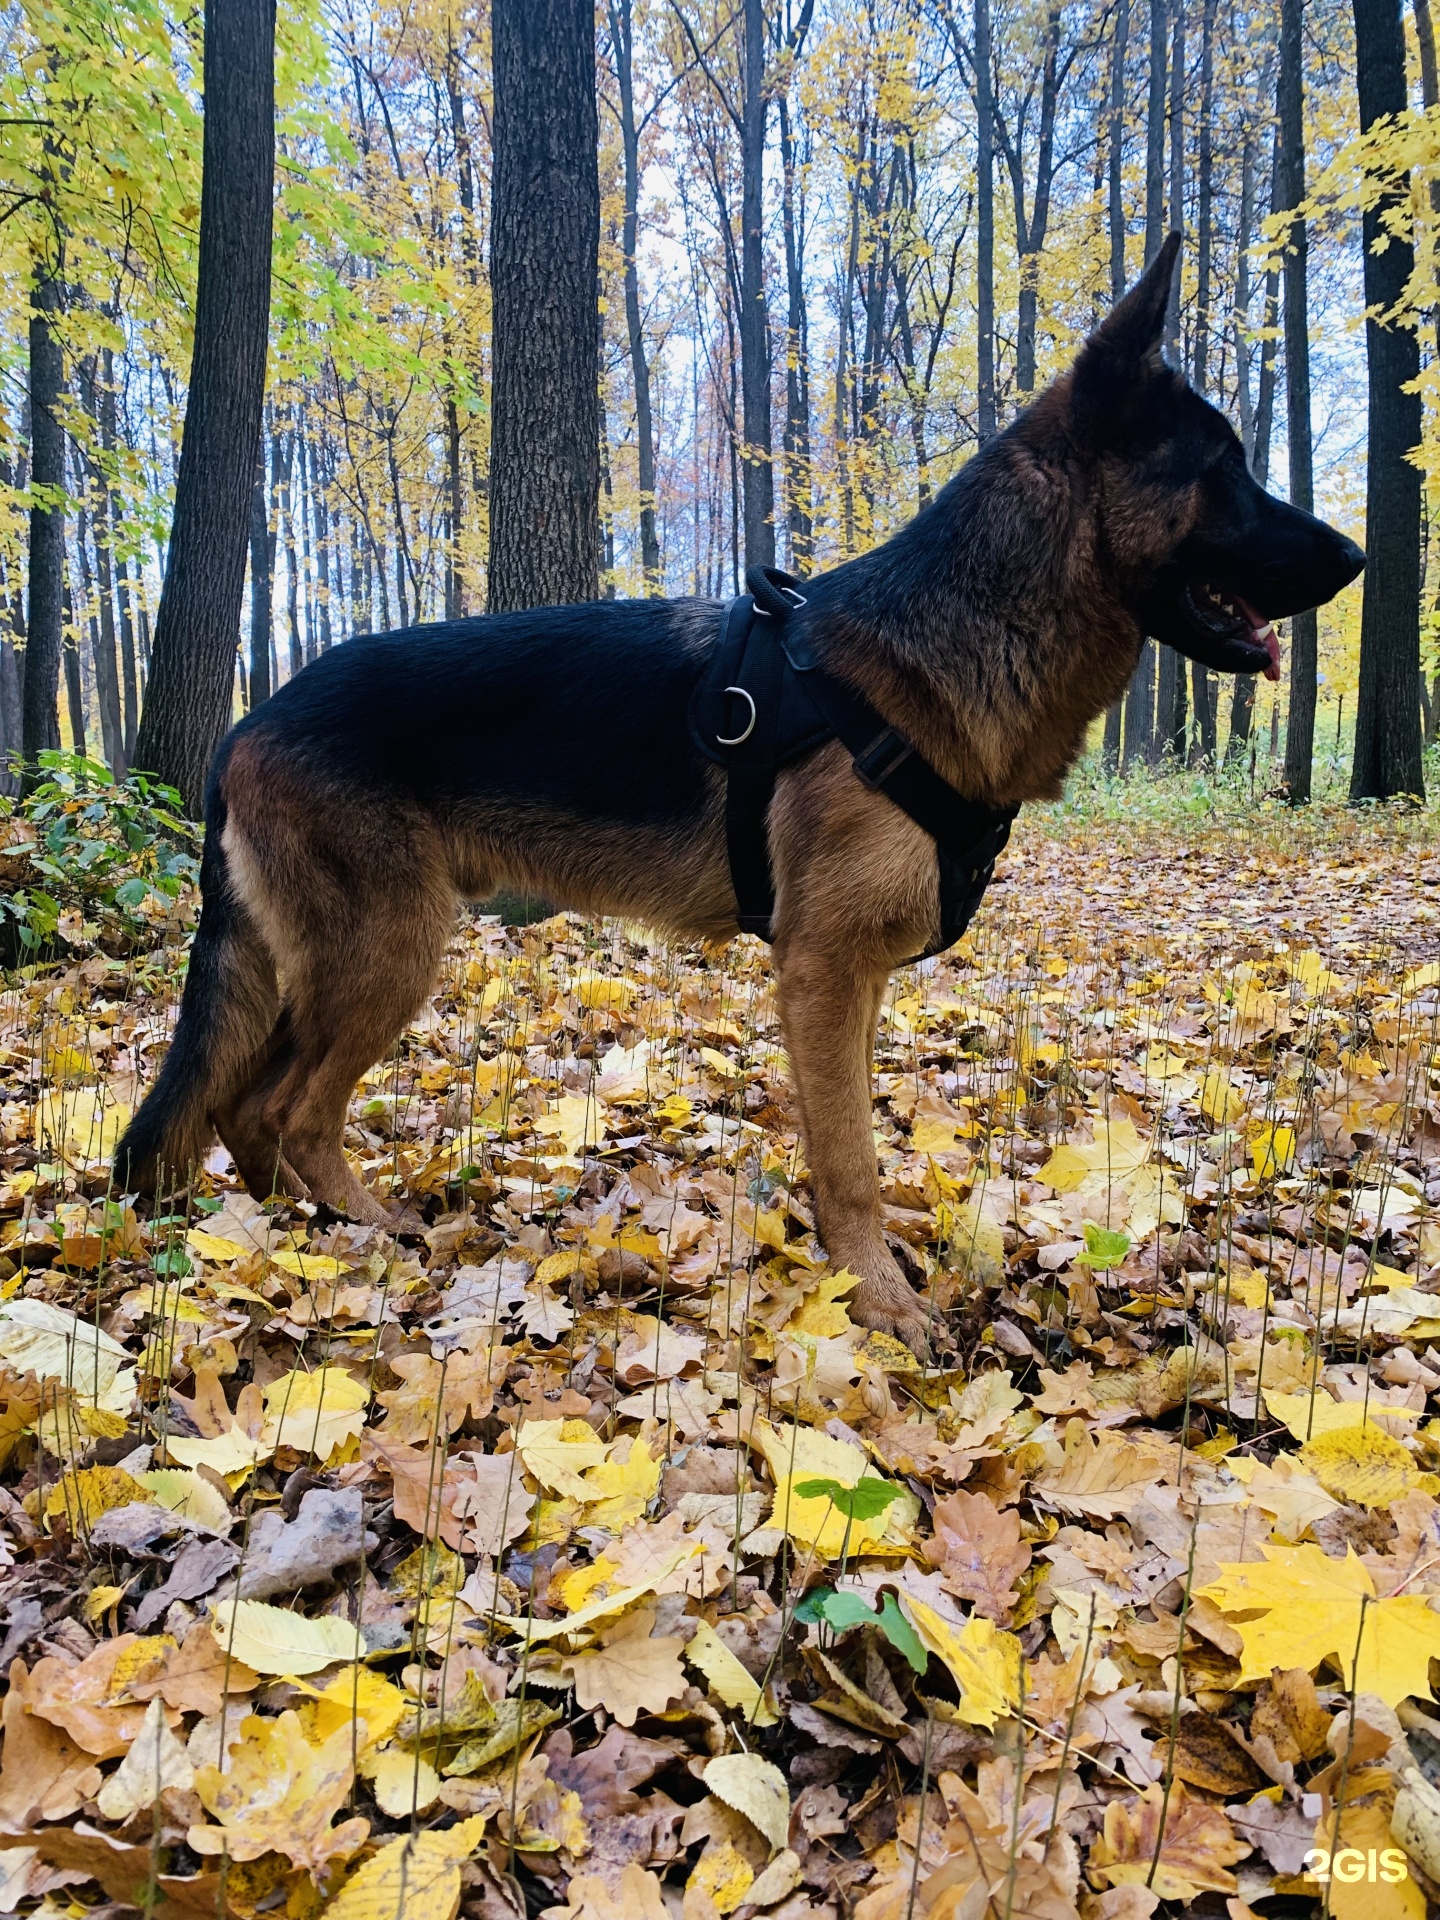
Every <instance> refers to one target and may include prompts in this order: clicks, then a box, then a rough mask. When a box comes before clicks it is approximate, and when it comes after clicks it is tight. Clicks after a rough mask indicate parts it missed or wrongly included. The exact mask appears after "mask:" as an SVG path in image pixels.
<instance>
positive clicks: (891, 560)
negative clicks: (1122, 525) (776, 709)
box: [807, 380, 1143, 805]
mask: <svg viewBox="0 0 1440 1920" xmlns="http://www.w3.org/2000/svg"><path fill="white" fill-rule="evenodd" d="M1068 387H1069V381H1068V380H1061V381H1059V382H1057V383H1056V385H1055V386H1053V387H1052V388H1050V390H1049V391H1048V392H1047V393H1045V394H1043V395H1042V396H1041V398H1040V399H1039V400H1038V401H1036V402H1035V404H1034V405H1033V406H1032V407H1031V408H1030V409H1029V410H1028V411H1027V412H1026V413H1025V414H1023V415H1022V416H1021V417H1020V419H1018V420H1017V421H1015V423H1014V424H1013V425H1012V426H1010V427H1009V428H1007V430H1006V431H1005V432H1004V433H1003V434H1001V435H999V436H998V437H997V438H996V439H995V440H993V441H992V442H991V443H990V444H989V445H988V446H987V447H985V448H983V449H982V450H981V451H980V452H979V453H977V454H976V455H975V456H974V458H973V459H971V460H970V461H969V462H968V464H967V465H966V466H965V467H964V468H963V469H962V470H961V471H960V472H959V473H958V474H957V475H956V476H955V478H954V479H953V480H951V481H950V482H949V484H948V485H947V486H946V487H945V488H944V489H943V490H942V491H941V493H940V494H939V495H938V496H937V497H936V499H935V500H934V501H933V503H932V504H931V505H930V506H928V507H927V508H925V509H924V511H923V512H921V513H920V514H918V515H917V516H916V517H915V519H913V520H912V521H911V522H910V523H909V524H908V525H907V526H905V527H904V528H902V529H901V531H900V532H899V533H897V534H895V535H894V536H893V537H892V538H891V539H889V540H887V541H886V542H885V543H884V544H883V545H882V546H880V547H877V548H876V549H875V550H874V551H873V552H871V553H868V554H866V555H864V556H863V557H862V558H860V559H858V560H854V561H851V562H850V563H849V564H847V565H846V566H843V567H840V568H837V569H836V570H835V571H834V572H833V573H830V574H826V575H824V576H822V578H820V579H819V580H816V581H815V582H813V583H812V585H811V587H810V588H808V589H807V591H808V592H809V594H810V597H811V617H813V618H814V619H815V632H816V638H817V641H818V642H819V645H820V647H821V649H822V651H823V653H824V656H825V659H826V662H827V664H828V665H830V666H831V667H832V668H833V669H834V670H835V671H837V672H838V673H840V674H841V675H842V676H843V677H844V678H846V679H849V680H852V681H853V682H854V683H855V684H856V685H858V686H859V687H860V688H861V689H862V691H863V692H864V693H865V694H866V695H867V697H868V698H869V699H870V700H871V701H872V703H873V704H874V705H875V706H876V707H877V708H878V709H879V711H880V712H881V713H883V714H884V715H885V717H886V718H887V719H888V720H890V721H891V722H892V723H893V724H895V725H897V726H899V727H900V728H901V729H902V730H903V731H904V732H905V733H906V734H907V735H908V736H909V737H910V738H911V739H912V740H913V741H914V742H915V745H916V746H917V747H918V748H919V749H920V751H921V752H922V753H923V754H924V755H925V757H926V758H927V759H928V760H930V762H931V763H932V765H933V766H934V767H935V768H936V770H937V771H938V772H939V773H941V774H943V775H944V777H945V778H946V779H947V780H949V781H950V782H951V784H952V785H954V786H955V787H957V788H958V789H959V790H960V791H961V792H963V793H965V794H967V795H969V796H971V797H972V798H975V799H981V800H987V801H991V802H993V803H995V804H997V805H1007V804H1011V803H1015V802H1019V801H1023V800H1042V799H1055V798H1058V796H1059V794H1060V792H1061V790H1062V785H1063V781H1064V777H1065V774H1066V772H1067V771H1068V770H1069V768H1070V767H1071V766H1072V765H1073V764H1074V762H1075V760H1076V759H1077V758H1078V756H1079V754H1080V752H1081V749H1082V748H1083V746H1084V741H1085V734H1086V730H1087V728H1088V727H1089V725H1090V723H1091V722H1092V721H1093V720H1094V719H1095V718H1096V717H1097V716H1098V715H1099V714H1101V713H1103V712H1104V711H1105V709H1106V708H1107V707H1108V706H1109V705H1111V704H1112V702H1113V701H1115V700H1116V699H1118V698H1119V696H1120V694H1121V693H1122V692H1123V690H1124V688H1125V685H1126V683H1127V682H1128V680H1129V678H1130V675H1131V674H1132V673H1133V671H1134V669H1135V665H1136V662H1137V660H1138V659H1139V655H1140V647H1141V643H1142V638H1143V636H1142V635H1141V632H1140V629H1139V626H1138V624H1137V622H1136V620H1135V618H1134V617H1133V615H1132V614H1130V613H1129V612H1127V610H1126V608H1125V606H1124V605H1123V603H1122V600H1121V598H1120V597H1119V595H1120V592H1122V591H1123V590H1124V585H1125V583H1124V582H1123V581H1121V580H1118V579H1117V577H1116V575H1117V567H1116V560H1115V555H1114V553H1113V551H1112V549H1111V547H1110V543H1109V541H1108V538H1107V534H1106V524H1105V522H1106V514H1105V498H1104V493H1105V476H1104V470H1103V467H1102V465H1101V464H1100V463H1099V462H1097V461H1095V460H1092V459H1088V458H1086V457H1085V456H1083V455H1082V454H1081V453H1080V452H1078V451H1077V450H1076V449H1074V447H1073V444H1072V442H1071V437H1070V434H1069V433H1068V431H1067V427H1068ZM1057 448H1060V449H1064V451H1063V452H1061V453H1059V454H1058V455H1057V452H1056V449H1057ZM1012 557H1013V565H1012V564H1011V560H1012ZM1012 582H1013V583H1017V584H1016V585H1012V584H1011V583H1012ZM1017 585H1018V586H1020V587H1023V592H1024V596H1025V597H1024V599H1023V601H1022V600H1021V598H1020V597H1019V594H1018V592H1017Z"/></svg>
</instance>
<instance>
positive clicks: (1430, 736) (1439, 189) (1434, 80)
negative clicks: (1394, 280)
mask: <svg viewBox="0 0 1440 1920" xmlns="http://www.w3.org/2000/svg"><path fill="white" fill-rule="evenodd" d="M1415 40H1416V44H1417V45H1418V47H1419V49H1420V99H1421V102H1422V104H1423V105H1424V107H1425V110H1426V112H1427V113H1429V112H1431V111H1432V110H1433V109H1434V108H1435V107H1437V106H1440V68H1437V62H1436V58H1435V23H1434V20H1433V19H1432V18H1431V14H1430V0H1415ZM1429 198H1430V220H1431V226H1432V229H1433V228H1434V226H1435V225H1436V224H1437V223H1440V179H1436V178H1435V176H1434V175H1433V174H1432V175H1431V177H1430V181H1429ZM1435 338H1436V346H1435V347H1434V348H1432V349H1431V353H1432V359H1433V356H1434V353H1435V352H1436V351H1437V350H1440V314H1437V315H1436V325H1435ZM1430 606H1431V618H1432V620H1433V619H1434V617H1435V615H1436V614H1437V613H1440V587H1437V589H1436V591H1435V592H1434V593H1432V594H1431V597H1430ZM1420 695H1421V700H1422V702H1423V704H1424V720H1425V745H1426V746H1427V747H1428V746H1433V745H1434V744H1435V742H1436V740H1440V663H1437V665H1436V669H1435V683H1434V687H1433V689H1432V690H1431V692H1430V695H1429V697H1428V699H1427V698H1426V693H1425V675H1424V673H1423V671H1422V673H1421V675H1420Z"/></svg>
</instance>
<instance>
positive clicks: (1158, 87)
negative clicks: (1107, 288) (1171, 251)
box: [1145, 0, 1167, 267]
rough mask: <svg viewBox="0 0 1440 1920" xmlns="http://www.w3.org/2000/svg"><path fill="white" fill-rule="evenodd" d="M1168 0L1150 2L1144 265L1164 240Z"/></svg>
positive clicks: (1150, 259) (1158, 249) (1153, 256)
mask: <svg viewBox="0 0 1440 1920" xmlns="http://www.w3.org/2000/svg"><path fill="white" fill-rule="evenodd" d="M1166 51H1167V49H1166V0H1150V94H1149V100H1148V103H1147V108H1146V114H1145V265H1146V266H1147V267H1148V266H1149V264H1150V262H1151V261H1152V260H1153V259H1154V258H1155V256H1156V254H1157V253H1158V252H1159V251H1160V243H1161V241H1162V240H1163V239H1164V238H1165V60H1166Z"/></svg>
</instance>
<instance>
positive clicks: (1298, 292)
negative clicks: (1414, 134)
mask: <svg viewBox="0 0 1440 1920" xmlns="http://www.w3.org/2000/svg"><path fill="white" fill-rule="evenodd" d="M1303 10H1304V0H1281V4H1280V154H1281V167H1280V195H1279V206H1280V208H1281V210H1283V211H1284V212H1286V213H1291V215H1292V217H1291V220H1290V225H1289V230H1288V232H1287V234H1286V236H1285V237H1286V246H1285V266H1284V285H1285V424H1286V433H1287V438H1288V445H1289V451H1290V501H1291V504H1292V505H1293V506H1297V507H1302V508H1303V509H1304V510H1305V512H1306V513H1310V512H1312V511H1313V509H1314V506H1315V486H1314V479H1313V475H1312V467H1311V446H1310V317H1309V303H1308V290H1307V287H1306V278H1307V258H1306V251H1307V236H1306V221H1305V216H1304V213H1303V212H1302V211H1301V208H1302V207H1303V203H1304V199H1305V97H1304V65H1303V63H1304V58H1305V47H1304V40H1303V30H1304V29H1303ZM1292 210H1293V211H1292ZM1318 670H1319V624H1318V621H1317V619H1316V615H1315V611H1314V609H1313V608H1312V609H1311V610H1310V611H1309V612H1308V613H1297V614H1296V615H1295V617H1294V619H1293V620H1292V621H1291V622H1290V718H1289V724H1288V726H1287V728H1286V732H1285V789H1286V793H1287V796H1288V798H1289V800H1290V802H1291V804H1292V805H1293V806H1304V805H1307V804H1308V803H1309V799H1310V769H1311V762H1312V761H1313V759H1314V755H1315V697H1316V674H1317V672H1318Z"/></svg>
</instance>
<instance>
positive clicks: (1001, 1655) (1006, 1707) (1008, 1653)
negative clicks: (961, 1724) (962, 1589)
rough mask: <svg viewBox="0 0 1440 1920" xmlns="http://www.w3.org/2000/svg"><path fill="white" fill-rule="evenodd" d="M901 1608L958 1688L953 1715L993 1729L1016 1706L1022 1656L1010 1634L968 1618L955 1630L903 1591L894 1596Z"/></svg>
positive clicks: (977, 1617) (978, 1618) (988, 1622)
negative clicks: (944, 1666) (897, 1596)
mask: <svg viewBox="0 0 1440 1920" xmlns="http://www.w3.org/2000/svg"><path fill="white" fill-rule="evenodd" d="M900 1605H901V1608H902V1610H903V1611H904V1612H905V1613H906V1614H907V1615H908V1616H909V1618H910V1622H911V1624H912V1625H913V1627H914V1628H915V1631H916V1632H917V1633H918V1634H919V1636H920V1638H921V1641H922V1642H923V1643H924V1646H925V1649H926V1651H927V1652H928V1653H933V1654H934V1655H935V1657H936V1658H937V1659H939V1660H943V1661H944V1663H945V1665H946V1666H947V1667H948V1668H949V1669H950V1673H951V1676H952V1677H953V1679H954V1681H955V1684H956V1686H957V1687H959V1689H960V1704H959V1706H958V1707H957V1708H956V1709H955V1712H956V1716H957V1717H958V1718H959V1719H961V1720H964V1721H966V1722H967V1723H968V1724H969V1725H970V1726H972V1727H993V1726H994V1725H995V1722H996V1721H997V1720H998V1719H1000V1718H1001V1717H1002V1716H1004V1715H1007V1714H1010V1713H1013V1712H1014V1711H1015V1709H1016V1707H1018V1706H1019V1704H1020V1672H1021V1663H1022V1659H1023V1653H1022V1649H1021V1646H1020V1642H1019V1641H1018V1640H1017V1639H1016V1638H1015V1635H1014V1634H1013V1633H1005V1632H1003V1631H1002V1630H1001V1629H1000V1628H999V1627H997V1626H996V1625H995V1623H994V1621H993V1620H986V1619H983V1618H982V1617H981V1616H980V1615H979V1614H972V1616H971V1617H970V1618H969V1619H968V1620H967V1621H966V1622H965V1624H964V1625H963V1626H960V1627H957V1626H954V1625H952V1624H951V1622H950V1621H948V1620H947V1619H945V1617H944V1615H943V1614H939V1613H937V1612H936V1611H935V1609H934V1608H933V1607H929V1606H927V1605H926V1604H925V1602H924V1601H923V1600H917V1599H915V1598H914V1597H913V1596H912V1595H910V1594H908V1593H902V1594H901V1595H900Z"/></svg>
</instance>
